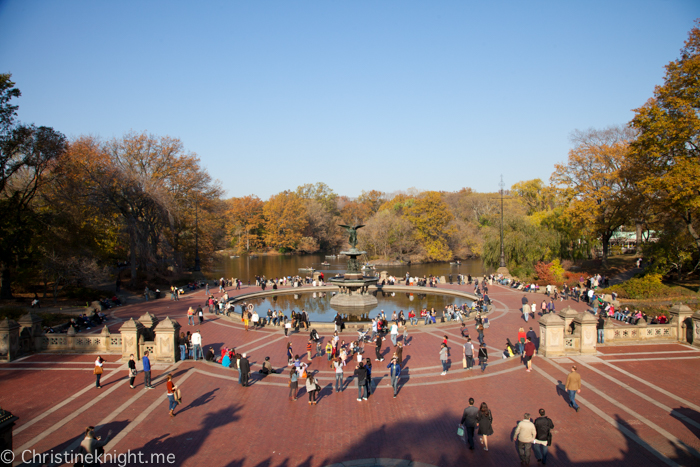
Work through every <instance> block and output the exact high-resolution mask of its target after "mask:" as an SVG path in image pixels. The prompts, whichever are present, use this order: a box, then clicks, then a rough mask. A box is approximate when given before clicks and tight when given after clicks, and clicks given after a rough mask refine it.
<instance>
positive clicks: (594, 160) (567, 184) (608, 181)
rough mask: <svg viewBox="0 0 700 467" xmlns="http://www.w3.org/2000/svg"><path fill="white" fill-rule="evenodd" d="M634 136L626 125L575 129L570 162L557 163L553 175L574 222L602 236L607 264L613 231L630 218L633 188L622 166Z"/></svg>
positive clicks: (604, 259) (568, 213)
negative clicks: (630, 196) (630, 197)
mask: <svg viewBox="0 0 700 467" xmlns="http://www.w3.org/2000/svg"><path fill="white" fill-rule="evenodd" d="M633 138H634V132H633V131H631V130H629V129H627V128H624V127H609V128H606V129H603V130H594V129H591V130H588V131H576V132H574V133H573V135H572V141H573V143H574V148H573V149H572V150H571V151H569V160H568V162H567V163H566V164H556V165H555V171H554V173H553V174H552V177H551V180H552V182H553V183H554V184H555V185H556V186H557V187H559V188H560V190H561V195H562V196H563V198H564V199H565V200H566V201H565V202H566V205H567V207H566V215H567V216H569V218H570V219H571V220H572V223H573V224H574V225H576V226H578V227H581V228H582V229H585V230H588V231H589V232H591V233H593V234H594V236H596V237H599V238H600V239H601V242H602V246H603V262H604V263H605V262H606V260H607V256H608V252H609V245H610V238H611V237H612V235H613V232H614V231H615V230H616V229H617V228H619V227H620V226H621V225H623V224H624V223H625V222H626V221H627V220H628V219H629V218H630V210H629V194H630V192H631V191H632V187H631V185H630V183H629V179H628V178H627V177H626V176H625V172H624V171H623V166H624V164H625V162H626V158H627V156H628V154H629V143H630V141H631V140H632V139H633Z"/></svg>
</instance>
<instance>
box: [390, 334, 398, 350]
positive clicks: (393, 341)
mask: <svg viewBox="0 0 700 467" xmlns="http://www.w3.org/2000/svg"><path fill="white" fill-rule="evenodd" d="M398 338H399V335H398V334H392V335H391V343H392V344H394V347H396V340H397V339H398Z"/></svg>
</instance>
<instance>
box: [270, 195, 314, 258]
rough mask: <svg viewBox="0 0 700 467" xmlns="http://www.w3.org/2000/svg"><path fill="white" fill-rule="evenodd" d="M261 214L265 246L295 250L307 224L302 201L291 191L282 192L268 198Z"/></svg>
mask: <svg viewBox="0 0 700 467" xmlns="http://www.w3.org/2000/svg"><path fill="white" fill-rule="evenodd" d="M263 214H264V216H265V243H266V244H267V246H269V247H271V248H274V249H276V250H294V249H296V248H297V246H298V245H299V242H300V241H301V239H302V237H303V232H304V229H305V228H306V224H307V222H308V221H307V213H306V205H305V204H304V200H303V199H301V198H300V197H299V196H298V195H297V194H296V193H294V192H292V191H283V192H282V193H278V194H276V195H273V196H271V197H270V199H269V200H268V201H267V202H266V203H265V206H264V207H263Z"/></svg>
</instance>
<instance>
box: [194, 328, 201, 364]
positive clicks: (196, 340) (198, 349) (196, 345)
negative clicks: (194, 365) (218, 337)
mask: <svg viewBox="0 0 700 467" xmlns="http://www.w3.org/2000/svg"><path fill="white" fill-rule="evenodd" d="M192 347H193V348H194V361H195V362H196V361H197V356H198V355H201V358H204V352H203V351H202V334H200V332H199V329H197V330H196V331H195V332H194V334H192Z"/></svg>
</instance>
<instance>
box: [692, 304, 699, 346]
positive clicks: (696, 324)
mask: <svg viewBox="0 0 700 467" xmlns="http://www.w3.org/2000/svg"><path fill="white" fill-rule="evenodd" d="M693 347H700V311H696V312H695V313H693Z"/></svg>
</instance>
